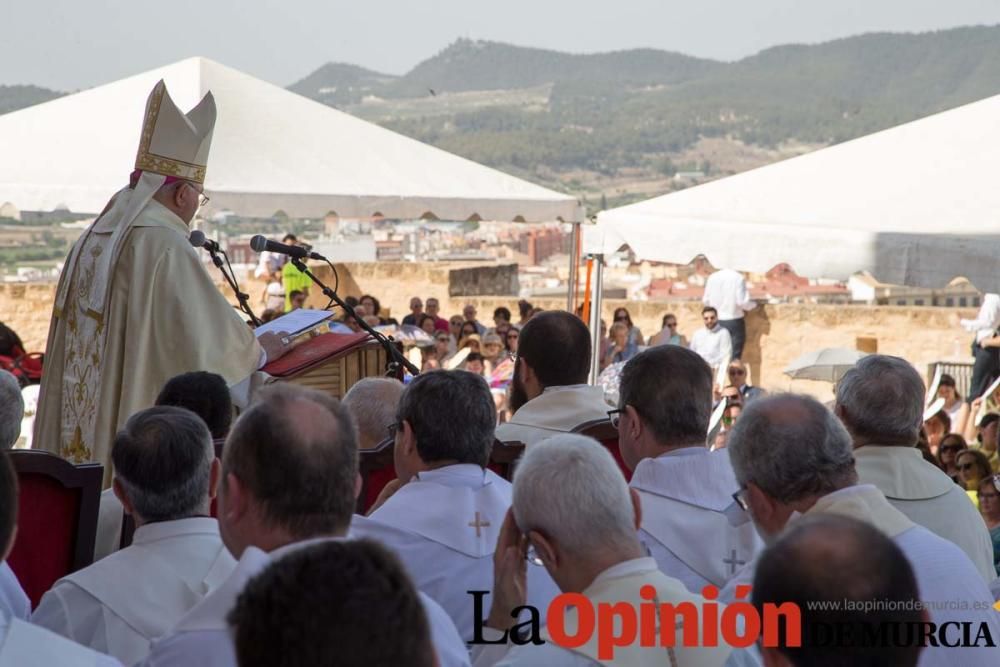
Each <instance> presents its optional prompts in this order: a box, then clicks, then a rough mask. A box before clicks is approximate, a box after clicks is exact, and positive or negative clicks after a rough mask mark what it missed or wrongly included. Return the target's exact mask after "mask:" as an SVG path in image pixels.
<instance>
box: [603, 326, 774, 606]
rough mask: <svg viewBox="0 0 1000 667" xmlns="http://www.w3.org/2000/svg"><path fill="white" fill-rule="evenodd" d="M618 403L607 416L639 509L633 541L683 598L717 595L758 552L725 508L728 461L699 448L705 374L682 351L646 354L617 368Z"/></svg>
mask: <svg viewBox="0 0 1000 667" xmlns="http://www.w3.org/2000/svg"><path fill="white" fill-rule="evenodd" d="M619 395H620V398H619V407H618V409H617V410H612V411H611V412H610V413H609V415H610V416H611V419H612V422H613V423H614V422H616V426H617V428H618V445H619V448H620V450H621V454H622V458H623V459H624V460H625V464H626V465H627V466H628V467H629V468H630V469H631V470H633V474H632V480H631V482H630V486H631V487H632V489H634V490H635V492H636V493H637V494H638V496H639V499H640V500H641V502H642V508H643V512H642V525H641V526H640V531H639V538H640V539H641V540H642V542H643V544H644V545H645V547H646V550H647V551H648V553H649V555H650V556H652V557H653V558H654V559H656V563H657V565H659V567H660V570H662V571H663V572H664V573H665V574H667V575H668V576H671V577H675V578H677V579H679V580H680V581H681V583H683V584H684V586H685V587H687V589H688V590H689V591H691V592H694V593H700V592H701V590H702V588H704V587H705V586H706V585H708V584H712V585H714V586H717V587H719V588H722V587H723V586H724V585H725V584H726V582H727V581H728V580H729V579H730V578H731V577H732V576H733V575H734V574H736V572H737V571H738V570H739V569H740V567H741V565H742V564H744V563H747V562H749V561H750V560H751V559H752V558H753V557H754V555H755V554H756V553H757V551H759V550H760V549H761V548H762V547H763V544H762V542H761V540H760V538H759V537H758V535H757V533H756V532H755V530H754V528H753V526H752V525H751V523H750V522H749V521H748V519H747V517H746V516H745V515H743V514H742V513H741V512H739V511H738V509H739V508H738V507H737V506H735V505H734V503H733V499H732V492H733V489H734V488H736V477H735V476H734V474H733V469H732V466H731V465H730V463H729V455H728V454H727V453H726V451H725V450H720V451H715V452H709V451H708V449H707V448H706V447H705V439H706V437H707V435H708V428H709V418H710V415H711V412H712V374H711V372H710V371H709V369H708V366H707V365H706V364H705V362H704V361H702V360H701V359H700V358H699V357H698V355H697V354H695V353H694V352H691V351H690V350H686V349H684V348H682V347H677V346H675V345H667V346H663V347H656V348H652V349H649V350H646V351H645V352H642V353H640V354H639V355H638V356H636V357H635V358H633V359H632V360H631V361H629V362H628V364H626V365H625V368H624V370H623V371H622V376H621V388H620V394H619Z"/></svg>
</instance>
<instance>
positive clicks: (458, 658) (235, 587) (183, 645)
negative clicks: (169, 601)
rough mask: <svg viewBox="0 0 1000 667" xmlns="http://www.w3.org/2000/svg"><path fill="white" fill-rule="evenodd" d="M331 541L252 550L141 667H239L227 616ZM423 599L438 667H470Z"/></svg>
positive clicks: (450, 627)
mask: <svg viewBox="0 0 1000 667" xmlns="http://www.w3.org/2000/svg"><path fill="white" fill-rule="evenodd" d="M327 539H340V538H319V539H312V540H305V541H302V542H295V543H292V544H288V545H286V546H283V547H279V548H278V549H275V550H274V551H272V552H270V553H267V552H265V551H262V550H260V549H258V548H257V547H248V548H247V549H246V550H245V551H244V552H243V556H242V557H241V558H240V560H239V562H238V563H237V564H236V569H235V570H233V572H232V574H231V576H230V577H229V578H228V579H227V580H226V581H225V582H223V584H222V585H221V586H219V588H218V589H217V590H215V591H214V592H213V593H212V594H210V595H209V596H208V597H206V598H205V599H204V600H202V601H201V602H200V603H199V604H198V605H197V606H196V607H194V608H193V609H192V610H191V611H190V612H189V613H188V614H186V615H185V616H184V617H183V618H181V619H180V620H179V621H178V623H177V625H176V626H175V627H174V628H173V629H172V630H171V631H170V632H169V633H167V634H166V635H165V636H164V637H163V638H162V639H161V640H159V641H157V642H156V643H155V644H154V645H153V650H152V652H151V653H150V655H149V656H148V657H147V658H146V660H144V661H143V662H142V663H141V665H140V666H138V667H237V664H236V651H235V647H234V646H233V641H232V637H231V636H230V632H229V625H228V623H227V621H226V616H227V615H228V614H229V612H230V610H231V609H232V608H233V606H234V605H235V604H236V598H238V597H239V595H240V593H241V592H242V591H243V587H244V586H246V584H247V582H248V581H249V580H250V579H252V578H253V577H254V576H256V575H257V574H259V573H260V572H263V571H264V569H265V568H267V566H268V565H270V564H271V563H273V562H274V561H275V560H277V559H279V558H281V557H282V556H284V555H285V554H288V553H291V552H292V551H294V550H296V549H299V548H302V547H307V546H309V545H312V544H317V543H319V542H321V541H323V540H327ZM419 595H420V601H421V602H422V603H423V606H424V613H425V614H426V615H427V624H428V626H429V627H430V631H431V641H432V643H433V644H434V650H435V652H436V654H437V664H438V666H439V667H466V666H467V665H468V664H469V653H468V650H466V648H465V643H464V642H463V641H462V639H461V638H460V637H459V636H458V632H457V630H456V629H455V625H454V624H453V623H452V622H451V619H450V618H449V617H448V615H447V614H446V613H445V612H444V610H443V609H441V607H440V606H438V604H437V603H436V602H434V601H433V600H432V599H430V598H429V597H427V596H426V595H424V594H423V593H419ZM0 667H2V666H0Z"/></svg>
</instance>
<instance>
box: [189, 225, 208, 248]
mask: <svg viewBox="0 0 1000 667" xmlns="http://www.w3.org/2000/svg"><path fill="white" fill-rule="evenodd" d="M188 241H190V242H191V245H193V246H194V247H195V248H203V247H204V246H205V232H203V231H201V230H200V229H196V230H194V231H193V232H191V236H189V237H188Z"/></svg>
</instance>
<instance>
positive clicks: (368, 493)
mask: <svg viewBox="0 0 1000 667" xmlns="http://www.w3.org/2000/svg"><path fill="white" fill-rule="evenodd" d="M394 479H396V466H395V465H393V464H391V463H390V464H389V465H387V466H383V467H381V468H376V469H375V470H372V471H371V472H370V473H369V474H368V486H367V487H365V504H364V512H367V511H368V509H369V508H370V507H371V506H372V505H374V504H375V501H376V500H378V494H380V493H382V489H384V488H385V485H386V484H388V483H389V482H391V481H392V480H394Z"/></svg>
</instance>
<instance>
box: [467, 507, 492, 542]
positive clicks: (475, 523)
mask: <svg viewBox="0 0 1000 667" xmlns="http://www.w3.org/2000/svg"><path fill="white" fill-rule="evenodd" d="M489 525H490V522H489V521H480V520H479V512H476V519H475V521H471V522H469V527H470V528H475V529H476V537H482V532H481V531H480V529H481V528H486V527H488V526H489Z"/></svg>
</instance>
